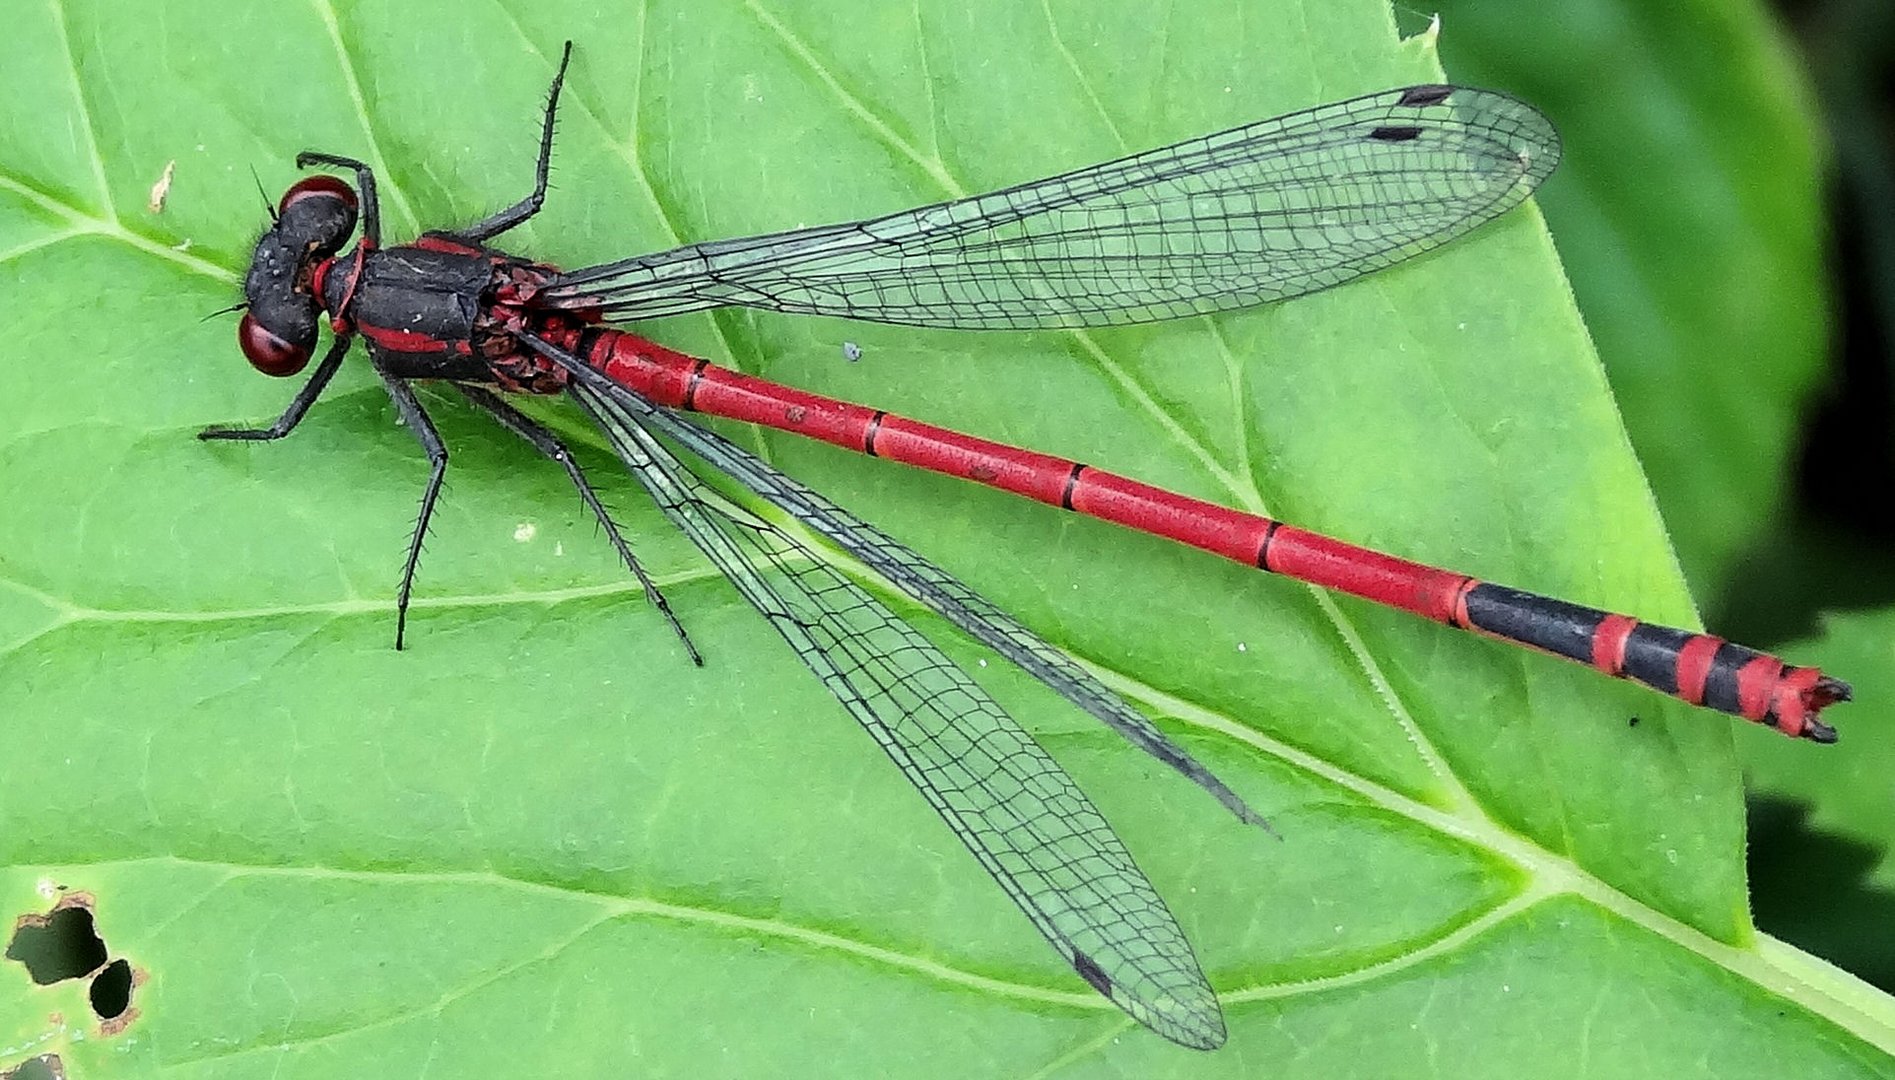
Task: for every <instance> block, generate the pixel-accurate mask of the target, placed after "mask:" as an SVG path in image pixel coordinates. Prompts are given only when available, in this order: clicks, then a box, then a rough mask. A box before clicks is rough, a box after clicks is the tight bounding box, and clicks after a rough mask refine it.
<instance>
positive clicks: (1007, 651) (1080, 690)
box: [641, 409, 1268, 828]
mask: <svg viewBox="0 0 1895 1080" xmlns="http://www.w3.org/2000/svg"><path fill="white" fill-rule="evenodd" d="M641 421H642V423H643V424H644V426H646V427H647V428H650V429H652V430H654V431H657V432H659V433H660V434H662V435H664V436H665V437H666V438H668V439H670V440H671V441H672V442H674V443H676V444H678V445H680V446H682V447H684V448H685V449H686V450H689V451H690V452H691V453H693V454H696V455H697V456H698V457H700V458H703V459H704V460H706V461H708V462H710V463H711V464H712V465H714V466H716V467H717V468H718V469H719V470H720V471H722V472H724V473H726V474H728V475H729V476H731V477H733V478H735V479H736V480H737V481H738V482H739V483H741V484H743V485H744V486H745V487H747V488H749V489H750V490H751V491H753V492H755V493H756V494H758V495H759V496H761V497H762V498H763V499H764V501H766V502H768V503H770V504H771V505H773V506H775V507H777V508H778V509H779V510H782V511H783V512H785V513H787V514H789V515H790V516H791V517H793V518H795V519H796V520H797V521H800V522H802V523H803V524H804V525H806V526H808V527H809V528H811V529H813V530H815V531H816V532H817V533H819V534H821V535H822V536H823V537H825V538H826V539H828V540H829V541H830V542H831V543H833V544H835V545H836V546H837V547H838V548H841V549H842V550H843V551H845V552H847V553H848V554H849V555H850V556H852V557H854V558H855V559H856V560H857V561H858V562H860V563H862V565H864V566H866V567H868V568H869V569H870V570H873V571H875V573H876V574H877V575H879V576H880V577H881V578H882V579H883V580H884V581H887V582H888V583H889V584H891V585H893V586H895V588H897V589H899V590H901V591H902V592H903V593H906V594H907V595H909V596H911V597H913V598H914V599H916V600H918V601H920V602H921V603H923V604H925V605H927V606H928V607H929V608H932V609H933V610H934V611H935V612H936V613H938V614H940V615H942V616H943V617H945V618H946V619H947V620H948V621H950V622H952V623H953V624H954V625H956V626H958V627H960V628H961V629H962V630H963V631H965V632H966V633H967V634H968V636H970V637H972V638H974V639H975V640H976V641H979V642H980V643H981V644H983V645H986V646H988V647H989V648H991V649H993V650H994V651H995V652H998V653H999V654H1000V655H1002V656H1005V657H1006V658H1007V659H1009V660H1011V661H1013V662H1014V663H1015V664H1018V665H1019V666H1020V668H1021V670H1023V671H1025V672H1026V673H1027V674H1029V675H1031V676H1033V677H1034V678H1036V679H1038V680H1039V681H1040V682H1042V683H1045V684H1046V685H1047V686H1049V687H1051V688H1052V689H1053V690H1055V691H1057V692H1058V693H1059V694H1060V695H1061V696H1062V697H1064V698H1066V700H1068V701H1070V702H1072V703H1073V704H1075V705H1077V706H1079V707H1080V708H1082V709H1084V710H1086V711H1087V712H1089V713H1091V714H1092V715H1093V716H1094V717H1097V718H1098V719H1099V720H1100V721H1101V722H1103V723H1104V724H1105V725H1106V726H1108V727H1110V728H1112V730H1114V731H1116V732H1118V733H1119V734H1120V735H1122V736H1124V737H1125V739H1126V740H1127V741H1129V742H1130V743H1132V745H1134V746H1136V747H1138V748H1139V749H1141V750H1143V751H1145V752H1146V753H1147V754H1150V755H1151V756H1152V757H1155V758H1157V759H1158V760H1159V761H1162V762H1164V763H1165V764H1167V765H1169V766H1171V767H1172V768H1174V769H1176V770H1177V771H1178V772H1180V773H1181V774H1183V775H1184V776H1185V777H1187V778H1188V779H1190V780H1191V781H1192V782H1193V783H1195V784H1197V785H1198V786H1199V787H1202V788H1203V789H1204V790H1206V791H1208V792H1210V793H1211V794H1212V795H1213V796H1215V797H1216V799H1217V800H1218V801H1219V802H1221V803H1223V804H1224V806H1225V807H1226V808H1227V809H1229V810H1230V811H1231V812H1232V813H1233V814H1236V815H1237V817H1238V818H1239V819H1240V820H1242V821H1245V822H1247V823H1249V824H1253V825H1264V826H1265V827H1266V828H1267V827H1268V826H1267V824H1266V823H1265V821H1264V819H1263V817H1262V815H1260V814H1258V813H1257V812H1256V811H1254V810H1252V809H1251V808H1250V807H1249V805H1247V804H1246V803H1245V802H1244V801H1243V799H1242V798H1241V797H1239V796H1238V794H1237V793H1236V792H1234V791H1232V790H1231V789H1230V788H1229V787H1228V786H1226V785H1225V783H1224V782H1223V781H1222V780H1219V779H1218V778H1217V777H1216V776H1215V775H1213V774H1212V773H1211V771H1210V770H1209V769H1207V768H1205V767H1204V766H1203V765H1201V764H1199V763H1198V761H1197V759H1196V758H1193V757H1192V756H1191V755H1190V754H1189V753H1187V752H1186V751H1185V749H1184V748H1183V747H1181V746H1179V745H1178V744H1177V743H1174V742H1172V741H1171V740H1170V739H1169V738H1167V737H1166V736H1165V734H1164V732H1162V731H1159V730H1158V728H1157V727H1156V726H1155V725H1153V724H1152V722H1151V720H1150V719H1149V718H1147V717H1146V716H1145V715H1144V714H1143V713H1141V712H1139V711H1138V710H1136V709H1134V708H1132V707H1131V706H1130V705H1128V704H1126V702H1125V699H1124V698H1122V697H1120V696H1119V695H1118V694H1116V693H1114V692H1113V691H1112V690H1111V689H1110V688H1108V687H1107V686H1106V685H1105V684H1104V683H1102V682H1100V681H1099V680H1098V679H1097V678H1095V677H1094V676H1093V675H1092V674H1091V673H1090V672H1088V671H1087V670H1086V669H1085V668H1082V667H1080V666H1079V665H1078V664H1076V663H1074V662H1073V661H1072V659H1071V658H1070V657H1068V656H1067V655H1066V654H1065V653H1063V652H1061V651H1059V650H1058V649H1056V648H1054V647H1053V646H1051V645H1049V644H1047V643H1046V642H1045V641H1044V640H1042V639H1041V638H1040V637H1039V635H1037V634H1035V633H1033V631H1031V630H1028V629H1027V628H1026V627H1025V626H1022V625H1021V624H1020V622H1019V621H1018V620H1016V619H1015V618H1014V617H1013V616H1011V615H1009V614H1007V613H1006V612H1005V611H1002V610H1001V609H1000V608H998V607H996V606H995V605H994V604H993V602H992V601H990V600H988V599H987V598H986V597H984V596H981V595H980V594H979V593H977V592H975V591H974V590H972V589H970V588H968V587H967V586H966V585H963V584H962V583H961V582H960V581H959V580H958V579H956V578H955V577H954V576H953V575H951V574H949V573H948V572H947V571H945V570H943V569H941V568H940V567H938V566H936V565H934V564H933V563H931V562H929V561H928V560H926V559H924V558H922V557H921V556H920V555H917V554H915V553H914V551H912V550H910V549H909V548H908V547H907V546H905V545H904V544H902V543H901V542H900V541H899V540H896V539H895V538H894V537H892V536H889V535H888V534H887V533H885V532H882V531H881V530H880V529H877V528H876V527H875V526H873V525H870V524H869V523H868V522H866V521H863V520H862V519H861V518H858V517H856V516H855V515H854V514H851V513H849V512H848V511H847V510H844V509H843V508H841V507H840V506H837V505H836V504H835V503H833V502H830V501H829V500H828V499H827V498H824V497H823V496H822V495H820V494H818V493H817V492H815V491H812V490H811V489H809V488H807V487H805V486H803V485H802V484H801V483H798V482H797V481H796V480H794V479H792V478H790V477H789V476H786V475H784V474H783V473H782V472H780V471H779V470H777V469H776V468H775V467H773V466H772V465H770V464H769V463H768V462H765V461H763V460H762V459H761V458H758V457H757V456H756V455H755V454H752V453H751V452H750V451H748V450H745V449H744V448H743V447H741V446H738V445H736V444H735V443H733V442H731V441H729V440H728V439H725V438H724V437H723V436H721V435H719V434H717V433H716V432H714V431H711V430H709V429H708V428H702V427H699V426H697V425H696V424H693V423H691V422H690V421H689V420H687V419H685V418H683V417H681V416H678V415H676V414H674V413H671V412H667V411H665V410H663V409H659V410H656V411H653V412H651V413H649V414H646V415H644V416H642V417H641Z"/></svg>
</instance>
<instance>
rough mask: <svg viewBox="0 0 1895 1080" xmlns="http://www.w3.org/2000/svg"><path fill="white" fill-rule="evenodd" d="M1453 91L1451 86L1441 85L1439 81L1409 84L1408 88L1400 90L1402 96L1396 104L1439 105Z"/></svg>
mask: <svg viewBox="0 0 1895 1080" xmlns="http://www.w3.org/2000/svg"><path fill="white" fill-rule="evenodd" d="M1453 92H1454V88H1453V87H1452V86H1443V85H1441V84H1440V83H1428V84H1426V85H1424V86H1411V87H1409V88H1408V89H1406V90H1403V91H1402V98H1401V100H1400V101H1398V102H1396V104H1397V105H1415V106H1420V105H1439V104H1441V103H1442V102H1444V101H1446V100H1447V99H1448V95H1449V94H1451V93H1453Z"/></svg>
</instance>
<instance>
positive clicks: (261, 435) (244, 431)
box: [197, 334, 354, 442]
mask: <svg viewBox="0 0 1895 1080" xmlns="http://www.w3.org/2000/svg"><path fill="white" fill-rule="evenodd" d="M352 341H354V337H353V336H352V335H349V334H337V335H336V339H335V340H334V341H332V342H330V343H329V352H328V353H327V354H326V355H324V356H323V358H322V363H320V364H317V365H316V373H315V374H313V375H311V376H310V377H309V381H308V382H306V383H304V384H303V388H302V389H301V390H298V391H296V396H295V397H294V398H291V399H290V403H289V408H287V409H284V410H283V415H281V416H279V417H277V418H276V423H274V424H271V425H270V426H269V427H267V428H240V427H230V426H228V425H226V424H212V425H211V426H210V427H207V428H205V429H204V430H203V431H200V432H198V433H197V437H198V438H200V439H242V440H245V441H255V442H260V441H264V440H268V439H280V438H282V437H283V436H285V435H288V434H289V433H290V432H291V431H293V430H294V429H295V427H296V425H297V424H300V423H302V422H303V416H304V415H305V414H306V413H308V412H309V407H310V406H311V405H313V404H315V402H316V399H317V398H318V397H320V396H321V395H322V391H323V388H324V387H326V386H328V385H329V380H330V379H332V378H334V377H335V374H336V369H337V368H339V367H341V366H342V358H343V357H344V356H346V355H348V352H349V345H350V343H351V342H352Z"/></svg>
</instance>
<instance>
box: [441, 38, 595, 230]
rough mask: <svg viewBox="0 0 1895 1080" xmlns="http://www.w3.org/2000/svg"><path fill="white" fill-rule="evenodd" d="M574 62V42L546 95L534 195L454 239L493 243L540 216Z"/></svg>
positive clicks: (570, 44) (480, 222)
mask: <svg viewBox="0 0 1895 1080" xmlns="http://www.w3.org/2000/svg"><path fill="white" fill-rule="evenodd" d="M571 62H572V42H570V41H568V42H567V43H566V49H565V51H564V52H562V53H561V54H560V56H559V70H558V71H557V72H554V73H553V88H552V90H550V91H548V92H547V95H546V117H545V119H544V120H543V121H542V122H541V124H540V161H539V167H538V169H536V170H535V171H534V173H533V194H531V195H528V196H527V197H526V198H524V199H521V200H520V201H519V202H517V203H514V204H513V205H512V206H509V207H507V208H506V209H505V210H502V211H500V212H499V213H497V214H494V215H493V216H492V217H489V218H486V219H484V220H481V221H477V222H475V223H474V224H472V225H469V226H468V227H467V228H465V229H461V230H457V231H456V232H455V234H454V235H456V236H460V237H463V238H465V239H468V240H472V241H475V242H476V243H478V242H480V241H484V240H491V239H493V238H494V237H496V236H499V235H500V234H501V233H503V232H506V231H507V230H508V229H511V228H513V227H514V226H515V225H518V224H520V223H521V222H523V221H525V220H526V219H527V218H530V217H532V216H533V215H534V214H537V213H539V210H540V205H541V204H542V203H544V202H545V201H546V173H547V169H548V168H549V167H550V166H551V165H552V161H553V118H554V117H555V116H556V115H557V114H558V112H559V88H560V87H561V86H564V85H565V83H566V65H567V64H568V63H571Z"/></svg>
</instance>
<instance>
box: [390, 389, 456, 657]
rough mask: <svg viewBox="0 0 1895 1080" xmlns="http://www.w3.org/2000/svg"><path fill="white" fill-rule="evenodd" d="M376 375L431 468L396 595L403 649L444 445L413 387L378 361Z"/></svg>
mask: <svg viewBox="0 0 1895 1080" xmlns="http://www.w3.org/2000/svg"><path fill="white" fill-rule="evenodd" d="M375 373H376V374H378V375H380V376H381V377H382V385H383V386H386V387H387V388H388V396H389V397H390V398H392V399H393V400H394V402H395V411H396V412H397V413H399V414H401V422H402V423H404V424H406V425H408V430H409V431H412V432H414V436H415V438H416V439H418V440H420V442H421V449H423V450H425V451H427V454H428V464H429V465H431V466H433V468H432V471H430V472H429V473H428V486H427V487H426V488H424V489H422V492H421V513H420V515H419V516H418V517H416V518H415V534H414V538H413V539H411V540H409V541H408V562H407V564H406V565H404V566H403V567H402V568H401V591H400V592H398V593H397V594H396V596H395V648H397V649H399V648H401V646H402V638H403V636H404V635H405V634H406V632H407V629H408V596H409V594H410V593H412V592H413V591H414V584H415V564H417V563H419V562H420V561H421V541H422V539H423V538H425V537H426V536H427V534H428V519H429V518H432V517H433V516H434V501H435V499H436V498H438V497H439V496H440V494H441V480H442V478H443V477H445V476H446V475H447V445H446V444H445V443H443V442H442V441H441V433H440V432H438V431H436V430H435V429H434V421H432V420H429V419H428V414H427V412H426V411H425V410H423V409H422V408H421V402H419V401H417V400H416V399H415V392H414V388H413V387H410V386H409V385H408V382H407V380H405V379H399V378H396V377H395V376H393V375H390V374H389V373H388V372H387V370H386V369H384V368H383V367H382V365H381V362H380V361H379V360H378V361H377V362H376V364H375Z"/></svg>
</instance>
